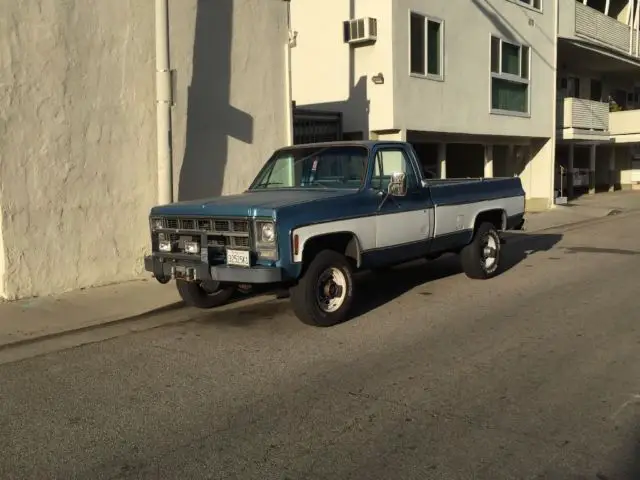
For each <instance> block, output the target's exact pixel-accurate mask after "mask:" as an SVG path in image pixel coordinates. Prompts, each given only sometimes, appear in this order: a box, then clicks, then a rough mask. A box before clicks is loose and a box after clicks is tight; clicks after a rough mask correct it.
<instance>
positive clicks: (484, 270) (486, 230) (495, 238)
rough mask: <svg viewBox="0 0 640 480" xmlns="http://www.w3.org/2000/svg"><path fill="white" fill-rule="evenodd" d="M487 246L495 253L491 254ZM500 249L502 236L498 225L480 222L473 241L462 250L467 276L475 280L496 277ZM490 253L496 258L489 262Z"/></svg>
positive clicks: (461, 256)
mask: <svg viewBox="0 0 640 480" xmlns="http://www.w3.org/2000/svg"><path fill="white" fill-rule="evenodd" d="M485 247H488V248H489V249H490V250H492V251H493V253H492V254H489V251H488V250H485ZM500 251H501V243H500V236H499V235H498V231H497V230H496V227H495V226H494V225H493V224H491V223H488V222H485V223H482V224H480V226H478V228H476V231H475V232H474V235H473V240H471V243H470V244H469V245H467V246H466V247H464V248H463V249H462V251H461V252H460V261H461V263H462V269H463V270H464V273H465V274H466V275H467V277H469V278H473V279H475V280H486V279H489V278H492V277H495V276H496V275H497V274H498V272H499V269H500ZM490 255H491V258H493V259H494V261H493V263H488V262H487V260H488V259H489V258H490Z"/></svg>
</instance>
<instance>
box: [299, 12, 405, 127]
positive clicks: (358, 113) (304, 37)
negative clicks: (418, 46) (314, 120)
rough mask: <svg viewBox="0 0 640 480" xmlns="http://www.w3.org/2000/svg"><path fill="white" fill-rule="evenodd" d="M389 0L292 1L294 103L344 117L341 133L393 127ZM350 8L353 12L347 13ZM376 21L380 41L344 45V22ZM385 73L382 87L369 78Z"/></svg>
mask: <svg viewBox="0 0 640 480" xmlns="http://www.w3.org/2000/svg"><path fill="white" fill-rule="evenodd" d="M391 4H392V2H391V0H347V1H345V0H323V1H318V0H294V1H292V2H291V18H292V29H293V30H295V31H296V32H298V36H297V46H296V47H295V48H294V49H293V50H292V83H293V100H294V101H295V102H296V103H297V104H298V105H299V106H305V107H308V108H314V109H319V110H327V111H340V112H342V113H343V122H344V130H345V131H347V132H352V131H361V132H364V133H365V138H366V136H367V135H368V132H369V131H373V130H383V129H389V128H393V74H392V72H393V63H392V61H393V58H392V20H391V13H392V7H391ZM352 9H353V12H352V11H351V10H352ZM361 17H374V18H376V19H377V23H378V35H377V37H378V39H377V42H376V43H375V44H373V45H368V46H356V47H351V46H350V45H349V44H346V43H344V41H343V39H344V37H343V22H344V21H346V20H349V19H350V18H361ZM378 73H383V75H384V77H385V83H384V84H383V85H374V84H373V83H372V81H371V77H373V76H375V75H377V74H378Z"/></svg>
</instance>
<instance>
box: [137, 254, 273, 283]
mask: <svg viewBox="0 0 640 480" xmlns="http://www.w3.org/2000/svg"><path fill="white" fill-rule="evenodd" d="M144 269H145V270H146V271H147V272H151V273H153V275H154V276H155V277H156V278H158V279H161V278H164V279H175V278H183V279H187V280H214V281H217V282H221V283H248V284H256V283H280V282H282V281H283V277H284V275H283V273H282V269H280V268H276V267H261V266H253V267H250V268H244V267H230V266H227V265H215V266H210V265H207V264H206V263H202V262H194V261H193V260H192V259H190V261H180V259H179V258H175V257H171V258H169V257H166V256H162V255H159V254H154V255H148V256H146V257H144Z"/></svg>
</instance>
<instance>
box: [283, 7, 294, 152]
mask: <svg viewBox="0 0 640 480" xmlns="http://www.w3.org/2000/svg"><path fill="white" fill-rule="evenodd" d="M286 2H287V35H288V37H287V43H286V45H285V48H284V55H285V56H284V68H285V72H284V73H285V77H284V78H285V95H284V97H285V102H286V105H285V121H286V125H285V135H286V138H285V140H286V145H287V146H289V145H293V87H292V78H291V75H292V74H291V49H292V48H293V47H295V46H296V36H297V32H294V31H292V30H291V2H290V1H289V0H286Z"/></svg>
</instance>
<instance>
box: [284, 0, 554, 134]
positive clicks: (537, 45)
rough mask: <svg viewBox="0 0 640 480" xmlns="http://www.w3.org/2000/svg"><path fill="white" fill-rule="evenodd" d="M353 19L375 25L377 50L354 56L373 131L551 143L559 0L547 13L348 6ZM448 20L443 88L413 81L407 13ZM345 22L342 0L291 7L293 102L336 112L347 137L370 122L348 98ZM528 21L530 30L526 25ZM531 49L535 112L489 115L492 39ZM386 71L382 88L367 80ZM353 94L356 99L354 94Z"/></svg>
mask: <svg viewBox="0 0 640 480" xmlns="http://www.w3.org/2000/svg"><path fill="white" fill-rule="evenodd" d="M353 2H354V6H355V9H354V10H355V12H354V13H355V17H356V18H358V17H363V16H373V17H376V18H377V20H378V39H377V41H376V43H375V44H374V45H371V46H363V47H357V48H355V49H353V52H354V55H353V57H354V71H355V74H354V77H355V79H354V80H355V82H357V80H358V79H359V78H360V76H363V75H366V76H367V77H368V81H367V82H365V84H366V91H367V95H366V97H367V99H368V100H369V102H370V104H369V108H370V111H369V116H368V118H369V123H370V124H369V125H368V126H369V130H386V129H396V128H400V129H410V130H423V131H430V132H450V133H466V134H482V135H522V136H527V137H533V136H536V137H543V138H548V137H550V136H551V135H552V125H551V118H552V117H553V116H554V111H555V105H554V103H553V102H551V101H550V99H552V98H553V95H554V92H555V69H554V68H555V67H554V58H555V49H556V34H555V6H556V4H555V0H545V1H544V12H542V13H541V12H537V11H534V10H532V9H528V8H524V7H522V6H520V5H518V4H516V3H517V2H510V1H507V0H446V1H445V0H438V1H433V2H424V0H393V1H391V0H353ZM411 9H413V10H415V11H417V12H421V13H424V14H426V15H431V16H434V17H437V18H439V19H442V20H444V37H445V38H444V65H445V71H444V74H445V78H444V81H435V80H428V79H422V78H415V77H411V76H410V75H409V11H410V10H411ZM348 18H349V2H348V1H344V0H325V1H322V2H318V1H315V0H296V1H295V2H292V20H293V28H294V29H295V30H297V31H298V32H299V34H298V46H297V47H296V48H295V49H294V51H293V88H294V100H296V102H297V103H298V104H299V105H312V106H314V107H317V106H320V105H324V108H326V109H336V107H337V108H338V109H339V110H341V111H342V112H343V113H344V115H345V130H352V129H356V127H360V126H363V125H366V120H361V117H362V116H363V111H364V109H363V108H362V102H359V101H356V100H355V99H353V98H351V99H350V88H349V87H350V85H353V84H354V81H351V82H350V81H349V48H350V47H349V46H348V45H346V44H344V43H343V41H342V22H343V21H344V20H346V19H348ZM530 22H533V24H530ZM492 33H493V34H497V35H500V36H501V37H503V38H505V39H508V40H512V41H516V42H518V43H524V44H527V45H530V46H531V47H532V48H531V56H532V60H531V72H532V79H531V105H532V107H531V115H530V117H526V118H522V117H514V116H505V115H492V114H491V113H490V88H491V85H490V58H491V57H490V55H491V50H490V35H491V34H492ZM378 72H382V73H383V75H384V77H385V84H384V85H374V84H373V83H372V82H371V80H370V78H371V76H373V75H375V74H377V73H378ZM351 93H353V92H351Z"/></svg>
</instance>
